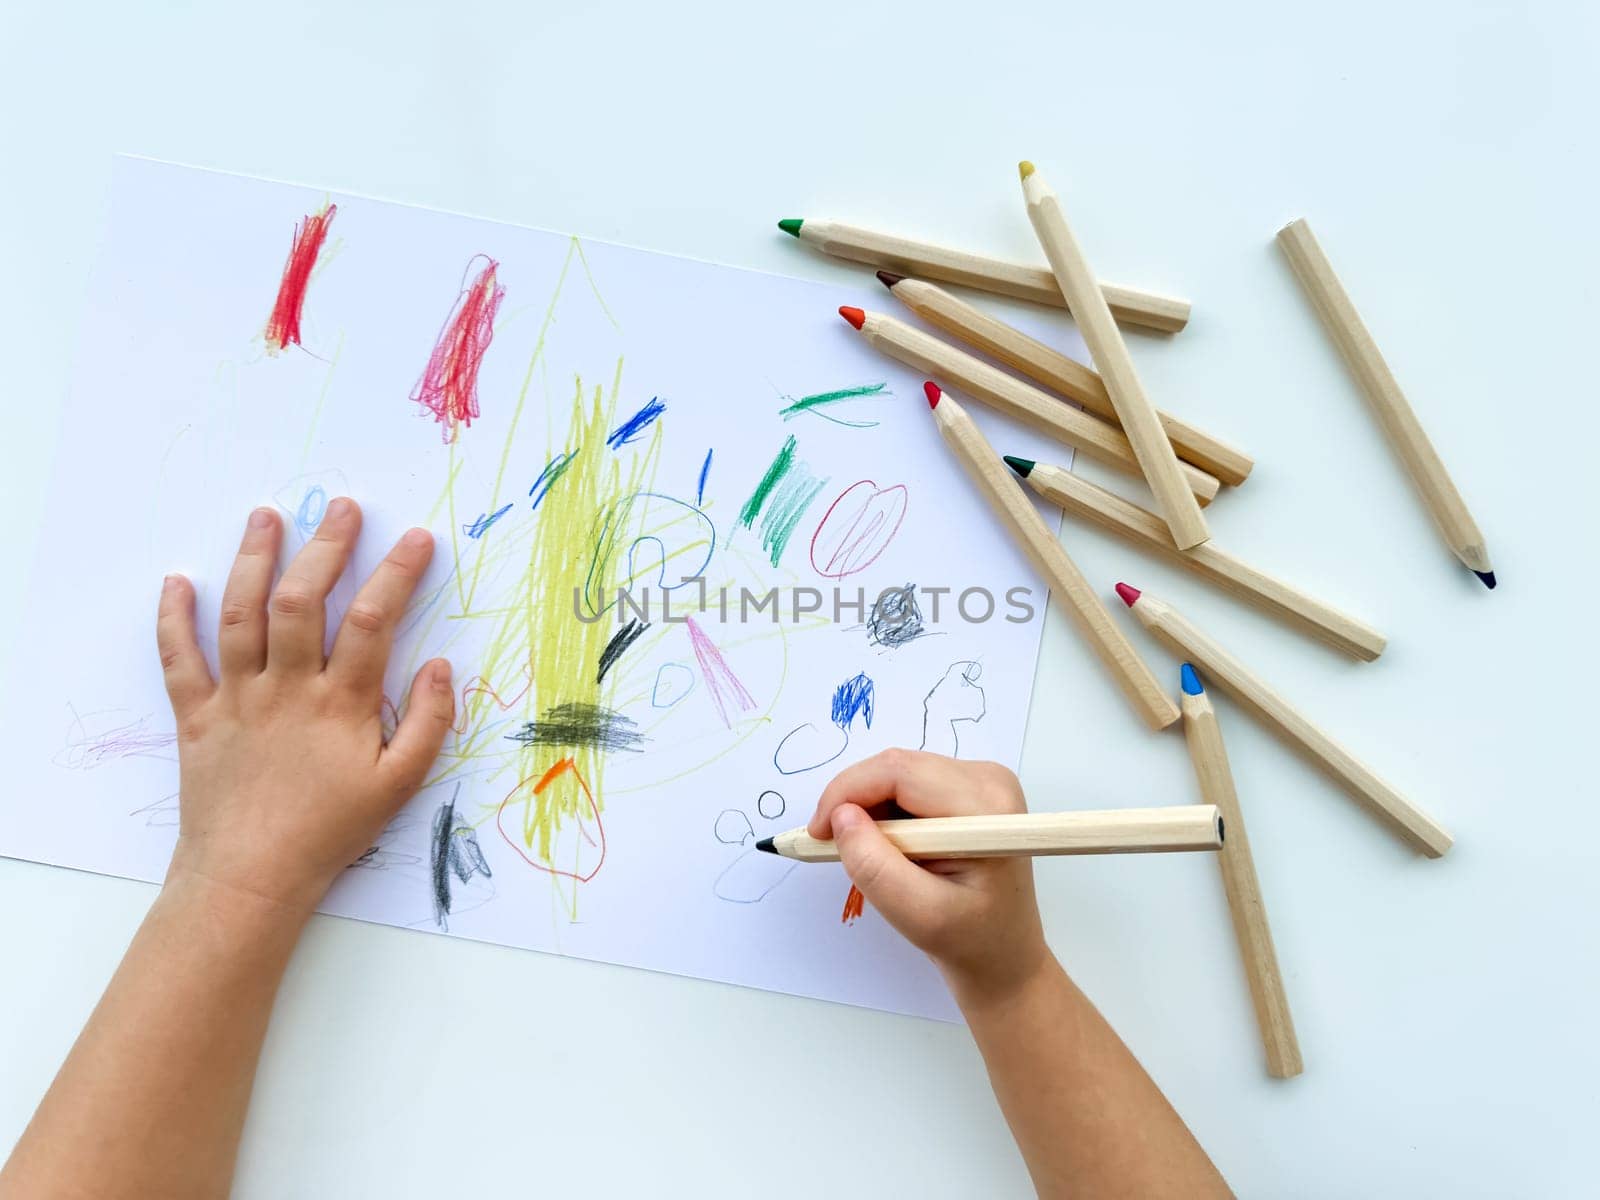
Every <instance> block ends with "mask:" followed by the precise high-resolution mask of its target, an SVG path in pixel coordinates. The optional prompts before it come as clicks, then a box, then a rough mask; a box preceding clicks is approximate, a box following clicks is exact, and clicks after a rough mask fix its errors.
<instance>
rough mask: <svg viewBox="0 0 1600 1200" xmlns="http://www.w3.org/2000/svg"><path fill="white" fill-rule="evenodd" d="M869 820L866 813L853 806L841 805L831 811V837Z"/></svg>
mask: <svg viewBox="0 0 1600 1200" xmlns="http://www.w3.org/2000/svg"><path fill="white" fill-rule="evenodd" d="M871 819H872V818H871V817H869V816H867V814H866V813H864V812H862V811H861V810H860V809H859V808H857V807H856V806H855V805H854V804H841V805H840V806H839V807H838V808H836V809H834V810H833V816H832V818H831V821H832V824H833V836H834V837H838V836H839V835H840V834H841V833H843V832H844V831H845V830H846V829H854V828H855V827H856V826H857V825H861V824H863V823H864V822H866V821H870V820H871Z"/></svg>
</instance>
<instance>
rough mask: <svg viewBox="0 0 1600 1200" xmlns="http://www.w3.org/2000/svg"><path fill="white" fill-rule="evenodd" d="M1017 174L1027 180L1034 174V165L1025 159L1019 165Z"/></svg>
mask: <svg viewBox="0 0 1600 1200" xmlns="http://www.w3.org/2000/svg"><path fill="white" fill-rule="evenodd" d="M1017 174H1018V175H1020V176H1022V177H1023V178H1024V179H1026V178H1027V177H1028V176H1029V175H1032V174H1033V164H1032V163H1031V162H1029V161H1028V160H1027V159H1023V160H1022V161H1021V162H1019V163H1018V164H1017Z"/></svg>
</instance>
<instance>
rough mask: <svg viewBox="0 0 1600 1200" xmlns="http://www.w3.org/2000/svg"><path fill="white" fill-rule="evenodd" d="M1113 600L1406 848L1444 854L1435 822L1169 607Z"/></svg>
mask: <svg viewBox="0 0 1600 1200" xmlns="http://www.w3.org/2000/svg"><path fill="white" fill-rule="evenodd" d="M1117 595H1119V596H1121V597H1122V599H1123V602H1124V603H1125V604H1127V606H1128V607H1129V608H1131V609H1133V614H1134V616H1136V617H1137V618H1138V619H1139V622H1140V624H1142V625H1143V626H1144V627H1145V628H1146V629H1148V630H1150V632H1151V633H1153V634H1155V635H1156V636H1157V637H1158V638H1159V639H1160V640H1161V641H1163V642H1165V643H1166V644H1167V645H1168V646H1170V647H1172V648H1173V649H1174V650H1176V651H1177V652H1178V653H1179V654H1180V655H1182V656H1183V657H1184V658H1186V659H1188V660H1189V661H1190V662H1192V663H1195V664H1196V665H1197V666H1198V667H1199V668H1200V669H1201V670H1203V671H1205V673H1206V678H1207V679H1209V680H1210V681H1211V682H1212V683H1214V684H1215V685H1216V686H1217V687H1219V688H1221V689H1222V690H1223V691H1224V692H1226V693H1227V694H1228V695H1230V696H1232V697H1233V698H1234V700H1235V701H1237V702H1238V703H1239V704H1240V705H1241V706H1242V707H1243V708H1244V709H1245V711H1246V712H1249V713H1250V714H1252V715H1253V716H1254V717H1256V719H1257V720H1259V721H1261V722H1262V723H1263V724H1265V725H1266V726H1267V727H1268V728H1269V729H1271V730H1272V731H1273V732H1274V733H1276V734H1278V735H1279V736H1280V737H1282V738H1283V739H1284V740H1285V741H1287V742H1288V743H1289V745H1291V746H1293V747H1295V748H1296V749H1298V750H1300V751H1301V752H1302V753H1303V754H1305V756H1306V757H1307V758H1309V759H1310V760H1311V761H1312V762H1314V763H1316V764H1317V765H1318V766H1319V767H1321V768H1322V769H1323V770H1324V771H1326V772H1327V773H1328V774H1329V775H1330V776H1331V777H1332V778H1333V779H1334V780H1335V781H1337V782H1338V783H1339V784H1340V785H1341V786H1342V787H1343V788H1344V789H1345V791H1347V792H1349V793H1350V795H1352V796H1354V797H1355V798H1356V799H1357V800H1358V801H1360V802H1361V803H1362V804H1363V805H1365V806H1366V807H1367V808H1368V809H1369V810H1371V811H1372V813H1373V814H1374V815H1376V816H1377V817H1379V818H1380V819H1382V820H1383V821H1386V822H1387V823H1388V824H1389V825H1390V826H1391V827H1392V828H1393V829H1394V830H1395V832H1397V833H1398V834H1399V835H1400V836H1401V837H1402V838H1404V839H1405V840H1406V841H1407V842H1409V843H1410V844H1411V845H1413V846H1415V847H1416V848H1417V849H1418V850H1420V851H1422V853H1424V854H1426V855H1427V856H1428V857H1429V858H1438V857H1440V856H1441V855H1442V854H1444V852H1445V851H1446V850H1448V849H1450V841H1451V839H1450V835H1449V834H1448V833H1446V832H1445V831H1444V828H1443V827H1442V826H1441V825H1440V824H1439V823H1438V822H1437V821H1435V820H1434V819H1433V818H1432V817H1430V816H1428V814H1427V813H1425V812H1423V811H1422V810H1421V809H1420V808H1418V807H1417V806H1416V805H1414V804H1412V803H1411V802H1410V801H1409V800H1407V799H1406V798H1405V797H1404V796H1402V795H1401V794H1400V793H1399V792H1397V791H1395V789H1394V788H1392V787H1391V786H1389V784H1387V783H1385V782H1384V781H1383V780H1382V779H1379V778H1378V776H1377V775H1375V774H1373V772H1372V770H1371V768H1369V767H1368V766H1366V765H1365V764H1364V763H1362V762H1361V761H1360V760H1359V759H1357V758H1356V757H1355V755H1353V754H1351V753H1350V751H1348V750H1346V749H1345V748H1344V747H1343V746H1341V745H1339V743H1338V742H1336V741H1334V740H1333V739H1332V738H1331V737H1329V736H1328V735H1327V734H1326V733H1324V732H1323V731H1322V729H1321V728H1320V727H1318V726H1317V725H1315V724H1313V723H1312V722H1311V721H1310V720H1309V719H1308V718H1307V717H1305V716H1304V715H1303V714H1301V713H1300V712H1299V711H1298V710H1296V709H1295V708H1293V707H1292V706H1291V705H1290V704H1289V702H1288V701H1287V700H1285V699H1284V698H1283V697H1282V696H1280V695H1278V693H1277V692H1275V691H1273V690H1272V688H1270V687H1268V686H1267V684H1266V683H1265V682H1263V681H1262V679H1261V678H1260V677H1259V676H1258V675H1256V674H1255V672H1253V671H1251V670H1250V669H1249V668H1248V667H1246V666H1245V665H1244V664H1243V663H1242V662H1240V661H1239V660H1238V659H1237V658H1235V657H1234V656H1233V655H1231V654H1229V653H1228V652H1227V651H1226V650H1224V649H1223V648H1222V647H1221V646H1219V645H1217V643H1216V642H1214V641H1212V640H1211V639H1210V638H1209V637H1207V636H1206V635H1205V634H1203V633H1201V632H1200V630H1199V629H1197V628H1196V627H1195V626H1194V625H1193V624H1192V623H1191V622H1190V621H1189V620H1188V618H1186V617H1185V616H1183V614H1182V613H1180V612H1178V610H1177V609H1175V608H1173V607H1172V605H1170V604H1167V603H1165V602H1164V601H1161V600H1157V599H1156V598H1155V597H1154V596H1151V595H1150V594H1149V593H1148V592H1141V591H1139V589H1138V588H1134V587H1129V586H1128V585H1127V584H1125V583H1119V584H1117Z"/></svg>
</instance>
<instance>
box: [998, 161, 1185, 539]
mask: <svg viewBox="0 0 1600 1200" xmlns="http://www.w3.org/2000/svg"><path fill="white" fill-rule="evenodd" d="M1019 173H1020V174H1021V176H1022V195H1023V198H1024V199H1025V200H1026V201H1027V205H1028V220H1030V221H1032V222H1033V231H1034V233H1035V234H1037V235H1038V237H1039V245H1041V246H1042V247H1044V255H1045V257H1046V258H1047V259H1049V260H1050V269H1051V270H1052V271H1053V272H1055V277H1056V282H1057V283H1059V284H1060V285H1061V294H1062V295H1063V296H1065V297H1066V298H1067V307H1068V308H1069V309H1071V311H1072V316H1073V319H1074V320H1075V321H1077V323H1078V331H1079V332H1080V333H1081V334H1083V341H1084V344H1085V345H1086V346H1088V347H1089V357H1090V358H1092V359H1094V365H1095V368H1096V369H1097V370H1098V371H1099V372H1100V378H1101V379H1102V380H1103V381H1104V382H1105V385H1106V392H1107V394H1108V395H1109V396H1110V397H1111V405H1112V407H1113V408H1115V409H1116V410H1117V420H1118V421H1119V422H1120V423H1121V425H1122V432H1123V433H1124V434H1126V435H1127V437H1128V441H1129V442H1130V443H1131V444H1132V445H1133V453H1134V456H1135V457H1136V458H1137V459H1138V460H1139V469H1140V470H1141V471H1142V472H1143V473H1144V477H1145V482H1147V483H1148V484H1149V485H1150V490H1151V491H1152V492H1153V493H1155V498H1156V508H1157V510H1158V511H1159V512H1160V513H1161V515H1162V516H1163V517H1164V518H1165V519H1166V522H1167V528H1169V529H1171V530H1172V540H1173V541H1175V542H1176V543H1177V544H1178V548H1179V549H1180V550H1187V549H1189V548H1190V547H1191V546H1198V545H1200V543H1201V542H1203V541H1205V540H1206V539H1207V538H1208V537H1210V536H1211V534H1210V532H1209V531H1208V530H1207V529H1206V519H1205V516H1204V515H1203V514H1202V513H1201V512H1200V505H1199V504H1197V503H1196V502H1195V498H1194V493H1193V492H1191V491H1190V490H1189V487H1188V484H1187V482H1186V481H1185V479H1184V478H1183V468H1182V464H1181V463H1179V461H1178V456H1177V454H1176V452H1174V450H1173V449H1172V442H1171V441H1170V440H1168V438H1167V431H1166V430H1165V429H1163V428H1162V425H1161V417H1160V415H1159V414H1157V412H1156V409H1155V405H1153V404H1151V403H1150V399H1149V397H1148V396H1146V395H1145V391H1144V385H1143V384H1141V383H1140V382H1139V375H1138V373H1137V372H1136V371H1135V370H1134V369H1133V358H1132V356H1131V355H1129V353H1128V347H1127V344H1126V343H1125V342H1124V341H1123V340H1122V331H1121V330H1120V329H1118V328H1117V323H1116V321H1114V320H1113V319H1112V317H1111V310H1110V309H1109V308H1107V307H1106V300H1105V297H1104V296H1102V295H1101V294H1100V286H1099V284H1097V283H1096V282H1095V278H1094V276H1093V275H1092V274H1090V272H1089V263H1088V260H1086V259H1085V258H1084V257H1083V251H1082V250H1080V249H1079V247H1078V240H1077V238H1075V237H1073V235H1072V228H1071V226H1069V225H1068V224H1067V216H1066V213H1065V211H1064V210H1063V209H1062V207H1061V200H1060V198H1059V197H1058V196H1057V195H1056V194H1055V192H1054V191H1052V190H1051V188H1050V186H1049V185H1048V184H1047V183H1045V181H1044V179H1043V178H1042V177H1041V176H1040V175H1039V173H1038V172H1037V171H1035V170H1034V167H1033V164H1032V163H1030V162H1024V163H1022V164H1021V165H1020V167H1019Z"/></svg>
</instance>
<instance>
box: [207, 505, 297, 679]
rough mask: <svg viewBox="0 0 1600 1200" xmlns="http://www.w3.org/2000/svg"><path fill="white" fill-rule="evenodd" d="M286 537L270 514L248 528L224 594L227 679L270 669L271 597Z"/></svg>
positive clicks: (222, 641) (256, 517)
mask: <svg viewBox="0 0 1600 1200" xmlns="http://www.w3.org/2000/svg"><path fill="white" fill-rule="evenodd" d="M282 533H283V527H282V526H281V525H279V523H278V514H277V513H275V512H273V511H272V509H270V508H258V509H256V510H255V511H254V512H252V513H251V514H250V520H249V522H248V523H247V524H246V525H245V529H244V537H243V538H242V539H241V540H240V542H239V553H238V556H237V557H235V558H234V560H233V568H232V570H230V571H229V572H228V582H227V584H226V586H224V587H223V589H222V617H221V621H220V623H219V627H218V629H217V662H218V665H219V666H220V667H221V669H222V677H223V678H224V679H229V678H233V677H235V676H245V675H259V674H260V673H261V671H262V670H263V669H264V668H265V667H266V665H267V597H268V596H269V595H270V594H271V593H272V573H273V572H274V571H275V570H277V567H278V542H279V540H280V538H281V536H282Z"/></svg>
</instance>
